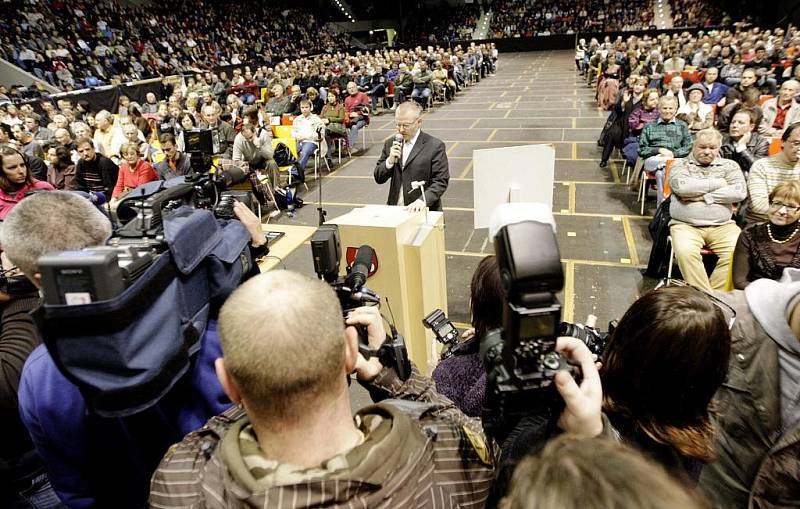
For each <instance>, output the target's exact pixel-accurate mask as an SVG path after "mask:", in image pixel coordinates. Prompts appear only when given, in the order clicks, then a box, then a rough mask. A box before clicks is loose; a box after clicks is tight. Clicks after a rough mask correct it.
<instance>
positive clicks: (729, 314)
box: [654, 277, 736, 330]
mask: <svg viewBox="0 0 800 509" xmlns="http://www.w3.org/2000/svg"><path fill="white" fill-rule="evenodd" d="M665 286H681V287H688V288H692V289H694V290H697V291H698V292H700V293H702V294H703V295H705V296H706V297H708V298H709V299H710V300H711V302H713V303H714V305H716V306H717V307H718V308H719V309H720V310H721V311H722V315H723V316H724V317H725V323H726V324H727V325H728V329H729V330H730V329H733V324H734V323H736V310H735V309H733V308H732V307H731V306H730V305H729V304H727V303H726V302H724V301H722V300H720V299H718V298H717V297H714V296H713V295H711V294H710V293H708V292H706V291H704V290H701V289H700V288H698V287H696V286H692V285H690V284H689V283H687V282H686V281H683V280H682V279H672V278H668V277H665V278H664V279H662V280H661V281H659V282H658V284H657V285H656V287H655V288H654V290H658V289H660V288H664V287H665Z"/></svg>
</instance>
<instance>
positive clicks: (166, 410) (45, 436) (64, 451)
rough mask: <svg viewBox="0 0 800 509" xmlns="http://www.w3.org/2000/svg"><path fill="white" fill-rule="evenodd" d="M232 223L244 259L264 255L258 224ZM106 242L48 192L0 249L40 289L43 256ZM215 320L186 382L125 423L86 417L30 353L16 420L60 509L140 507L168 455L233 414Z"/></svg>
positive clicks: (73, 205) (64, 383)
mask: <svg viewBox="0 0 800 509" xmlns="http://www.w3.org/2000/svg"><path fill="white" fill-rule="evenodd" d="M234 213H235V214H236V216H237V217H238V218H239V219H240V220H241V221H242V223H243V224H244V225H245V227H246V228H247V230H248V231H249V232H250V234H251V236H252V238H253V243H252V244H251V249H259V246H261V249H263V246H264V245H265V243H266V239H265V237H264V234H263V232H262V231H261V225H260V222H259V220H258V218H257V217H256V216H255V215H254V214H253V213H252V212H250V211H249V209H247V207H245V206H244V205H243V204H241V203H236V204H235V205H234ZM56 232H57V234H56ZM110 234H111V224H110V223H109V220H108V218H106V217H105V216H104V215H103V214H102V213H101V212H100V211H99V210H98V209H97V208H96V207H95V206H94V205H93V204H92V203H90V202H89V201H88V200H85V199H83V198H81V197H79V196H77V195H75V194H72V193H68V192H64V191H53V192H50V193H40V194H36V195H34V196H31V197H30V198H27V199H26V200H24V201H23V202H22V203H20V204H19V205H18V206H17V207H16V208H15V209H14V210H13V211H12V212H11V213H10V214H9V215H8V217H7V218H6V221H5V222H4V224H3V230H2V245H3V248H4V249H5V250H6V254H7V255H8V258H9V259H10V260H11V262H12V263H14V264H15V265H16V266H17V267H19V269H20V270H21V271H22V272H23V273H24V274H25V275H26V276H27V277H28V278H29V279H30V280H31V281H32V282H33V283H34V284H35V285H37V286H40V284H41V274H40V273H39V272H40V271H39V267H38V260H39V258H40V257H41V256H42V255H43V254H45V253H51V252H57V251H64V250H79V249H83V248H86V247H91V246H97V245H101V244H104V243H105V242H106V241H107V240H108V238H109V236H110ZM213 316H214V315H213V310H212V318H211V319H210V320H209V321H208V324H207V326H206V332H205V334H204V335H202V336H201V337H200V338H199V340H198V344H199V350H198V352H197V353H196V354H194V356H193V359H192V363H191V367H190V368H189V370H188V372H186V373H185V374H184V375H183V376H182V377H181V378H179V379H178V380H177V381H176V383H175V385H173V386H171V388H170V389H169V390H167V391H166V392H165V393H164V394H163V395H162V396H161V397H160V399H158V401H157V402H156V403H155V404H154V405H152V406H149V407H148V408H146V409H144V410H141V411H138V412H136V413H133V414H131V415H127V416H125V417H113V418H111V417H102V416H100V415H98V414H96V413H94V412H91V411H90V410H89V408H88V406H87V402H86V400H85V399H84V396H83V394H82V393H81V391H80V390H79V388H78V387H77V386H76V385H75V384H74V383H73V382H71V381H70V380H69V379H67V378H66V376H65V375H64V374H63V373H62V372H61V370H60V369H59V368H58V367H57V365H56V363H55V361H54V358H53V356H52V355H51V353H50V352H49V351H48V349H47V348H46V347H45V346H44V345H40V346H38V347H37V348H36V349H35V350H34V351H33V353H32V354H31V355H30V358H29V359H28V361H27V363H26V364H25V368H24V370H23V372H22V375H21V381H20V385H19V413H20V416H21V417H22V421H23V423H24V424H25V426H26V427H27V429H28V432H29V433H30V436H31V439H32V440H33V443H34V445H35V447H36V450H37V452H38V453H39V455H40V456H41V457H42V459H43V460H44V463H45V465H46V467H47V471H48V474H49V476H50V480H51V482H52V484H53V488H54V489H55V491H56V493H57V494H58V497H59V498H60V499H61V500H62V501H63V502H64V503H65V504H67V505H69V506H71V507H143V506H144V505H145V504H146V501H147V486H148V482H149V479H150V476H151V474H152V472H153V470H155V468H156V465H157V464H158V461H159V460H160V458H161V456H163V454H164V452H165V451H166V450H167V448H168V447H169V445H170V444H171V443H174V442H175V441H177V440H180V438H181V437H182V436H183V435H184V434H186V433H188V432H189V431H191V430H193V429H196V428H197V427H198V426H200V425H202V423H203V422H205V421H206V419H208V418H209V417H210V416H212V415H214V414H216V413H218V412H221V411H223V410H225V409H226V408H227V407H228V406H229V405H230V401H229V400H228V398H227V397H226V396H225V394H224V392H223V390H222V388H221V387H220V386H219V384H218V383H217V381H216V377H215V375H214V366H213V364H214V359H216V358H217V357H219V356H220V355H221V351H220V347H219V340H218V337H217V333H216V320H215V319H214V318H213ZM131 371H133V370H131ZM108 376H119V373H109V374H108Z"/></svg>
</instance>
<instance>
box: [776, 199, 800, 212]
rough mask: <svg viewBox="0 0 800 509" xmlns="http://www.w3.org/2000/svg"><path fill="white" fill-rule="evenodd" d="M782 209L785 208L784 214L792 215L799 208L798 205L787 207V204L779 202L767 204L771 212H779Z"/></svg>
mask: <svg viewBox="0 0 800 509" xmlns="http://www.w3.org/2000/svg"><path fill="white" fill-rule="evenodd" d="M783 207H786V212H789V213H791V214H794V213H796V212H797V211H798V210H800V206H798V205H789V204H786V203H783V202H779V201H774V202H772V203H770V204H769V208H770V209H772V210H780V209H781V208H783Z"/></svg>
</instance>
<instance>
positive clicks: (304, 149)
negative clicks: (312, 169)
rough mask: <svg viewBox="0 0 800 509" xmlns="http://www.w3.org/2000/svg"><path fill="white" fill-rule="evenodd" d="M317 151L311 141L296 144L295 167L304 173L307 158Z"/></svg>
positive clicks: (315, 145)
mask: <svg viewBox="0 0 800 509" xmlns="http://www.w3.org/2000/svg"><path fill="white" fill-rule="evenodd" d="M315 150H317V144H316V143H314V142H313V141H301V142H299V143H298V144H297V167H298V168H299V169H300V171H303V172H305V169H306V165H307V164H308V158H309V157H311V156H312V155H313V154H314V151H315Z"/></svg>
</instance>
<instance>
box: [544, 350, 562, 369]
mask: <svg viewBox="0 0 800 509" xmlns="http://www.w3.org/2000/svg"><path fill="white" fill-rule="evenodd" d="M542 364H544V367H545V368H547V369H558V368H559V367H560V366H561V363H560V362H558V354H557V353H555V352H550V353H549V354H547V355H545V356H544V358H543V359H542Z"/></svg>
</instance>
